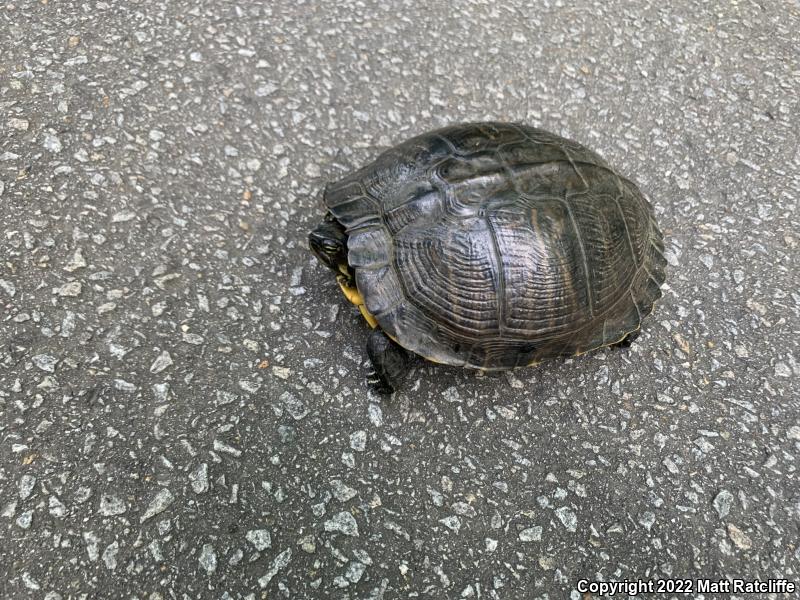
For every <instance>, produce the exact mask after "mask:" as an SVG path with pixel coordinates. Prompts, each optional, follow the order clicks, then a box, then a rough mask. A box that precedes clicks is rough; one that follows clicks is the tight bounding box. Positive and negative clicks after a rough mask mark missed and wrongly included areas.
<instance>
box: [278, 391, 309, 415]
mask: <svg viewBox="0 0 800 600" xmlns="http://www.w3.org/2000/svg"><path fill="white" fill-rule="evenodd" d="M279 400H280V401H281V403H283V405H284V406H285V407H286V410H287V411H288V412H289V414H290V415H291V416H292V418H293V419H294V420H295V421H299V420H301V419H302V418H303V417H305V416H306V415H307V414H308V409H307V408H306V405H305V404H303V402H302V401H301V400H300V399H299V398H298V397H297V396H295V395H294V394H292V393H291V392H284V393H283V394H281V396H280V398H279Z"/></svg>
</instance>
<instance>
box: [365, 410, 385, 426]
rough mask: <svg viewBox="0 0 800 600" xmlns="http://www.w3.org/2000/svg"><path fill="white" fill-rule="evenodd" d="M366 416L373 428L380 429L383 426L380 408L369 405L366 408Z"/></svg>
mask: <svg viewBox="0 0 800 600" xmlns="http://www.w3.org/2000/svg"><path fill="white" fill-rule="evenodd" d="M367 414H368V415H369V421H370V423H372V424H373V425H374V426H375V427H381V426H382V425H383V411H382V410H381V407H380V406H378V405H377V404H370V405H369V406H368V407H367Z"/></svg>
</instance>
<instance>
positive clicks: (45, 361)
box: [31, 354, 58, 373]
mask: <svg viewBox="0 0 800 600" xmlns="http://www.w3.org/2000/svg"><path fill="white" fill-rule="evenodd" d="M31 360H32V361H33V364H34V365H36V367H37V368H39V369H41V370H42V371H45V372H47V373H55V371H56V364H57V363H58V359H57V358H56V357H55V356H51V355H49V354H37V355H36V356H34V357H32V358H31Z"/></svg>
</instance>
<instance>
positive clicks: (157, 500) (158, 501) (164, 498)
mask: <svg viewBox="0 0 800 600" xmlns="http://www.w3.org/2000/svg"><path fill="white" fill-rule="evenodd" d="M174 501H175V496H173V494H172V492H171V491H169V489H168V488H163V489H161V490H159V491H158V493H157V494H156V495H155V496H154V497H153V500H152V501H151V502H150V506H148V507H147V510H146V511H145V513H144V514H143V515H142V516H141V518H140V519H139V522H140V523H144V522H145V521H147V519H150V518H152V517H154V516H156V515H157V514H159V513H162V512H164V511H165V510H166V509H167V508H168V507H169V505H170V504H172V503H173V502H174Z"/></svg>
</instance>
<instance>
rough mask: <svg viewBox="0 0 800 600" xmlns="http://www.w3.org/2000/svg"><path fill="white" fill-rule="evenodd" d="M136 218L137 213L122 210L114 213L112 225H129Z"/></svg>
mask: <svg viewBox="0 0 800 600" xmlns="http://www.w3.org/2000/svg"><path fill="white" fill-rule="evenodd" d="M135 218H136V213H135V212H133V211H132V210H122V211H120V212H118V213H114V215H113V216H112V217H111V222H112V223H127V222H128V221H132V220H133V219H135Z"/></svg>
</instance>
